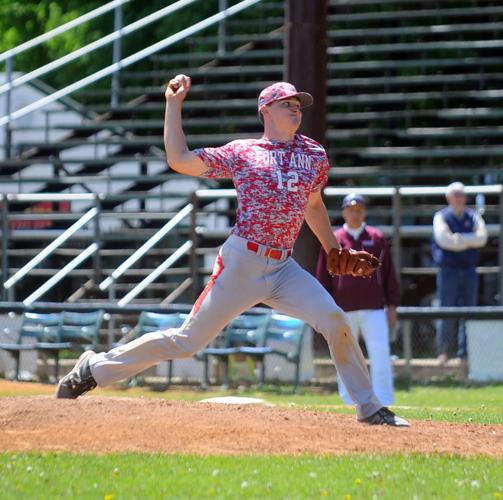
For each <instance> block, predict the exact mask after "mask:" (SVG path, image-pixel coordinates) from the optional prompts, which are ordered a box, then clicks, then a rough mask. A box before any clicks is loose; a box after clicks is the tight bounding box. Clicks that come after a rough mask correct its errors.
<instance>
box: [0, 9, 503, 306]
mask: <svg viewBox="0 0 503 500" xmlns="http://www.w3.org/2000/svg"><path fill="white" fill-rule="evenodd" d="M230 3H235V2H230ZM501 14H503V7H502V6H501V4H500V2H498V1H497V0H456V1H453V0H445V1H442V2H440V1H437V0H424V1H422V2H417V1H413V0H386V1H376V0H352V1H347V0H330V2H329V12H328V33H327V36H328V52H327V57H328V80H327V150H328V152H329V155H330V158H331V161H332V164H333V168H332V170H331V172H330V185H332V186H338V185H342V186H346V187H349V186H352V185H379V186H385V185H399V184H409V185H443V184H445V183H448V182H450V181H451V180H453V179H454V178H455V179H456V180H461V181H464V182H465V183H467V184H488V183H499V182H501V181H502V176H501V171H502V170H501V161H502V159H503V147H501V145H500V144H501V137H502V136H503V128H502V127H501V126H500V125H499V122H500V120H501V116H503V106H502V98H503V58H501V57H499V56H498V53H499V52H501V48H502V47H503V22H501ZM283 26H284V2H282V1H280V0H276V1H273V0H269V1H262V2H258V3H257V4H256V5H254V6H252V7H250V8H249V9H247V10H245V11H243V12H241V13H239V14H237V15H236V16H234V17H232V18H229V19H228V20H227V21H226V23H225V32H224V33H222V31H221V27H222V25H220V28H219V26H218V24H215V26H214V27H210V28H209V29H207V30H205V31H203V32H199V33H196V34H194V35H192V36H189V37H186V38H184V39H183V40H180V41H179V42H177V43H176V44H174V45H171V46H169V48H166V49H165V50H163V51H158V52H156V53H153V54H152V55H150V56H149V58H148V59H146V60H143V61H142V62H141V64H139V65H131V66H129V67H127V68H124V69H122V70H121V72H120V92H119V94H118V96H117V95H116V96H115V97H116V98H117V99H116V102H113V100H114V99H113V98H114V94H113V92H114V90H113V88H112V87H111V86H109V87H107V86H105V85H101V86H97V85H89V86H85V87H82V88H80V89H78V90H77V91H75V92H74V93H72V96H71V98H72V103H73V104H72V106H66V107H64V108H63V109H61V108H60V109H54V108H47V109H45V110H44V111H43V114H44V117H45V118H44V120H43V122H42V123H34V124H32V123H22V124H18V123H16V122H14V123H13V124H12V126H11V133H12V143H13V148H12V155H11V157H10V158H5V159H4V160H2V163H1V165H2V167H1V173H0V178H1V180H2V184H0V186H1V189H2V192H3V186H4V185H5V186H9V185H10V186H12V185H15V186H16V188H17V189H19V191H20V192H24V193H32V192H36V193H68V192H73V193H79V192H104V193H105V194H106V196H105V197H103V198H102V199H100V202H99V203H100V210H102V211H103V213H104V214H105V215H106V217H107V220H108V221H109V223H108V224H107V225H106V226H105V228H102V230H101V233H100V234H101V236H100V238H101V241H100V249H99V253H100V256H101V259H102V261H101V270H102V272H103V276H107V275H110V274H111V273H112V272H113V270H114V269H116V268H117V266H118V265H119V264H120V263H121V262H123V261H124V259H125V258H127V256H128V255H130V254H131V253H132V252H133V251H134V250H135V249H137V248H138V247H139V246H140V245H141V244H142V243H143V242H144V241H146V239H148V238H149V237H150V236H152V235H153V234H155V232H156V231H157V230H158V229H159V227H161V225H162V224H163V223H164V222H166V220H167V219H169V218H170V217H172V216H174V215H175V214H176V213H177V212H178V211H179V210H180V209H181V208H182V207H183V206H185V205H186V204H187V203H188V202H189V201H190V199H189V196H190V193H191V192H192V191H193V190H195V189H197V188H206V187H208V188H215V187H220V188H225V187H231V185H230V184H229V183H228V182H216V181H195V180H190V181H185V182H186V184H179V176H177V175H176V174H172V173H171V172H170V171H169V169H168V168H167V166H166V164H165V160H164V152H163V139H162V129H163V113H164V95H163V94H164V90H163V84H164V83H165V82H166V81H167V80H168V79H169V78H170V77H172V76H173V75H174V74H176V73H181V72H183V73H187V74H190V76H191V77H192V78H193V87H192V89H191V92H190V95H189V98H188V99H187V101H186V103H185V104H184V128H185V132H186V134H187V140H188V145H189V147H191V148H193V147H198V146H203V145H208V146H211V145H220V144H223V143H225V142H227V141H230V140H232V139H236V138H240V137H243V136H246V137H257V136H259V135H260V133H261V126H260V123H259V121H258V120H257V115H256V99H257V95H258V93H259V91H260V89H261V88H263V87H264V86H265V85H267V84H269V83H272V82H274V81H277V80H281V79H282V78H283V70H284V65H283V55H284V53H283ZM65 113H74V114H75V113H78V115H79V119H78V120H72V121H70V120H66V119H65ZM28 132H30V133H31V132H38V133H39V135H38V138H35V139H34V138H32V136H31V135H28ZM34 167H38V168H36V169H35V168H34ZM498 201H499V200H498V198H497V197H496V196H494V197H493V198H491V197H490V196H488V198H487V203H488V205H487V210H486V214H487V216H488V217H489V219H491V218H493V219H495V217H496V216H497V214H498V213H499V212H498V208H497V203H498ZM337 203H338V201H333V202H330V203H329V208H330V210H331V213H332V215H334V216H336V215H337V214H338V205H337ZM417 203H418V202H417V200H413V201H411V205H410V206H404V207H403V213H404V214H405V215H404V217H405V219H406V222H407V223H408V224H411V225H412V224H427V223H428V221H431V215H432V213H433V211H434V210H435V209H436V208H438V205H439V200H438V198H437V199H428V198H423V199H421V203H422V204H423V205H424V210H423V212H422V213H421V214H420V215H418V213H417V210H416V208H417V207H416V205H417ZM91 205H92V204H89V203H88V204H87V205H86V204H80V205H78V204H77V205H72V209H73V210H77V211H84V210H86V209H88V208H89V207H90V206H91ZM13 206H14V205H13ZM16 207H17V209H16V210H17V218H18V221H19V220H23V214H26V212H27V210H31V211H32V212H33V211H36V210H34V206H33V205H30V204H24V205H23V204H18V205H16ZM225 208H226V209H230V210H232V208H233V206H232V203H229V204H228V205H226V207H225ZM41 210H42V209H41V208H40V206H39V211H41ZM42 213H43V211H42ZM79 213H80V212H79ZM373 215H374V218H375V221H372V222H377V223H378V224H384V225H386V224H387V225H390V220H391V204H390V201H389V200H385V201H381V200H379V201H376V202H374V210H373ZM26 218H27V216H26V215H25V219H26ZM28 218H29V217H28ZM231 218H232V217H231ZM231 218H230V219H231ZM68 224H69V222H68V221H66V222H65V221H64V220H62V218H60V220H59V221H58V222H57V224H56V223H53V226H52V228H53V229H54V231H56V232H55V233H54V235H56V234H57V230H60V229H61V230H64V229H65V228H66V227H67V225H68ZM24 230H25V233H24V235H23V234H22V231H23V228H22V227H20V226H19V222H18V229H15V230H13V231H12V232H11V238H12V239H11V241H10V242H9V245H10V249H11V250H12V252H11V258H10V261H9V262H10V263H9V266H10V267H9V271H8V275H9V276H12V275H13V274H14V273H15V272H16V271H17V270H18V269H19V268H20V267H21V266H22V265H23V264H24V263H25V262H26V260H27V259H28V258H30V257H32V256H33V255H36V253H37V252H38V251H40V249H41V248H43V247H44V246H45V245H47V243H48V241H47V240H43V239H38V238H36V239H30V238H29V233H26V228H25V229H24ZM91 233H92V231H91ZM188 234H189V228H188V225H182V226H181V227H180V229H179V231H177V233H176V235H173V236H171V235H170V237H169V238H168V239H167V240H166V242H165V244H164V245H163V246H161V247H159V248H155V249H153V250H152V252H151V253H150V254H149V256H148V257H145V258H144V259H143V260H142V261H141V263H142V265H141V268H142V269H136V270H134V269H130V270H128V271H127V273H125V274H124V276H123V282H122V283H118V284H117V287H118V288H117V292H123V293H127V292H128V291H130V290H131V288H132V286H133V284H134V281H135V280H138V279H139V278H142V277H144V276H145V275H146V274H148V273H149V272H150V271H151V270H152V269H155V268H156V266H158V265H159V263H160V262H161V261H162V260H163V259H164V258H165V257H166V256H167V255H170V254H171V253H172V252H173V250H174V249H176V248H177V247H178V246H179V245H180V244H181V242H182V241H184V240H185V239H186V238H187V237H188ZM47 235H48V237H49V232H47ZM216 241H218V240H217V239H213V240H212V239H210V238H208V245H210V244H212V243H215V242H216ZM82 246H83V243H79V242H76V243H74V244H73V245H68V246H67V247H65V248H60V249H58V250H57V251H56V252H55V254H54V258H53V259H52V262H51V263H50V264H49V263H48V264H47V265H45V266H44V267H41V268H38V269H36V270H35V271H34V281H33V282H34V283H35V284H36V285H37V286H38V285H39V284H40V281H41V280H42V279H46V278H47V277H50V276H51V275H53V274H54V272H55V270H56V269H57V268H58V267H60V266H61V265H62V263H64V262H65V258H66V257H68V256H74V255H77V254H78V253H79V252H80V251H81V250H82ZM422 248H423V250H424V245H423V246H422ZM417 249H418V245H417V242H416V243H411V244H410V248H409V249H407V251H406V252H404V258H405V259H406V260H405V265H409V266H410V265H411V263H413V262H414V261H417V260H418V257H417V255H416V254H417V251H418V250H417ZM414 252H415V253H414ZM203 254H204V251H201V254H200V257H201V259H202V257H203ZM494 257H495V256H494V252H492V253H491V252H490V251H488V254H487V255H486V257H485V258H486V262H488V263H491V262H492V261H493V260H494ZM89 262H90V261H89ZM201 265H202V267H204V266H205V263H204V262H203V261H201ZM421 265H423V262H421ZM189 267H190V261H189V258H188V257H187V258H184V259H182V260H181V261H180V263H179V267H178V268H177V269H176V270H175V269H171V270H170V271H169V273H168V274H170V273H171V274H172V275H173V276H175V275H176V276H175V277H173V276H172V277H170V278H169V279H167V280H166V281H164V282H162V283H158V284H155V283H153V284H152V285H151V286H150V288H149V293H148V295H147V296H144V297H143V298H138V299H137V300H145V301H146V302H149V301H150V302H152V301H159V300H164V299H165V298H166V296H167V295H169V294H170V293H171V292H172V291H173V290H174V289H176V286H177V285H178V284H179V282H180V279H181V278H180V276H183V275H184V274H185V275H187V273H188V269H189ZM89 269H90V267H89V266H87V267H82V268H80V269H75V270H73V271H72V272H71V273H70V274H69V279H70V280H71V284H69V285H68V286H64V287H61V288H59V289H57V290H54V291H53V292H51V293H52V295H51V294H48V295H47V297H48V298H50V297H53V298H54V297H57V299H58V300H68V299H69V298H70V299H71V300H73V301H76V300H96V301H99V300H105V299H107V298H109V297H107V295H106V294H104V293H103V291H100V289H99V288H98V287H97V280H96V279H95V280H91V281H92V282H91V281H90V278H91V276H90V270H89ZM63 291H64V294H65V296H61V293H63ZM180 297H181V298H182V299H186V300H189V299H190V297H189V295H188V292H187V293H186V294H185V295H183V294H182V295H181V296H180Z"/></svg>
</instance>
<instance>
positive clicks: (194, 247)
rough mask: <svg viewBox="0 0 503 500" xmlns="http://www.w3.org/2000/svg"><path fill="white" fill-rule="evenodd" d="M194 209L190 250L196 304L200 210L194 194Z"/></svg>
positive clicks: (193, 294) (197, 293)
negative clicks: (198, 219) (198, 217)
mask: <svg viewBox="0 0 503 500" xmlns="http://www.w3.org/2000/svg"><path fill="white" fill-rule="evenodd" d="M190 202H191V203H192V206H193V209H192V212H191V214H190V239H191V241H192V248H191V249H190V257H189V262H190V270H191V275H192V293H191V295H192V301H193V302H195V301H196V299H197V297H198V295H199V266H198V262H197V243H198V242H197V212H198V210H199V199H198V197H197V194H196V193H195V192H194V193H192V196H191V201H190Z"/></svg>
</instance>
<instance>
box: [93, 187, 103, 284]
mask: <svg viewBox="0 0 503 500" xmlns="http://www.w3.org/2000/svg"><path fill="white" fill-rule="evenodd" d="M94 206H95V207H96V210H97V212H96V217H95V218H94V242H95V243H96V244H97V245H98V251H97V252H96V253H95V254H94V255H93V268H94V282H95V283H99V282H100V281H101V278H102V268H101V209H102V207H101V196H100V195H99V194H97V195H96V197H95V199H94Z"/></svg>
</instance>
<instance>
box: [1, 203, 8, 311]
mask: <svg viewBox="0 0 503 500" xmlns="http://www.w3.org/2000/svg"><path fill="white" fill-rule="evenodd" d="M8 203H9V202H8V199H7V196H6V195H5V194H2V300H4V301H5V300H7V290H6V288H5V287H4V286H3V284H4V283H5V282H6V281H7V279H8V277H9V221H8V215H9V207H8Z"/></svg>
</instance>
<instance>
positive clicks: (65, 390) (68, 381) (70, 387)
mask: <svg viewBox="0 0 503 500" xmlns="http://www.w3.org/2000/svg"><path fill="white" fill-rule="evenodd" d="M95 354H96V353H95V352H94V351H86V352H84V353H83V354H81V355H80V358H79V359H78V360H77V363H76V364H75V366H74V367H73V369H72V371H71V372H70V373H68V375H65V376H64V377H63V378H62V379H61V380H60V381H59V384H58V390H57V391H56V397H57V398H60V399H76V398H78V397H79V396H80V395H81V394H84V393H85V392H88V391H90V390H92V389H94V388H95V387H96V386H97V385H98V384H97V383H96V380H94V377H93V376H92V374H91V368H89V359H90V358H91V357H92V356H94V355H95Z"/></svg>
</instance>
